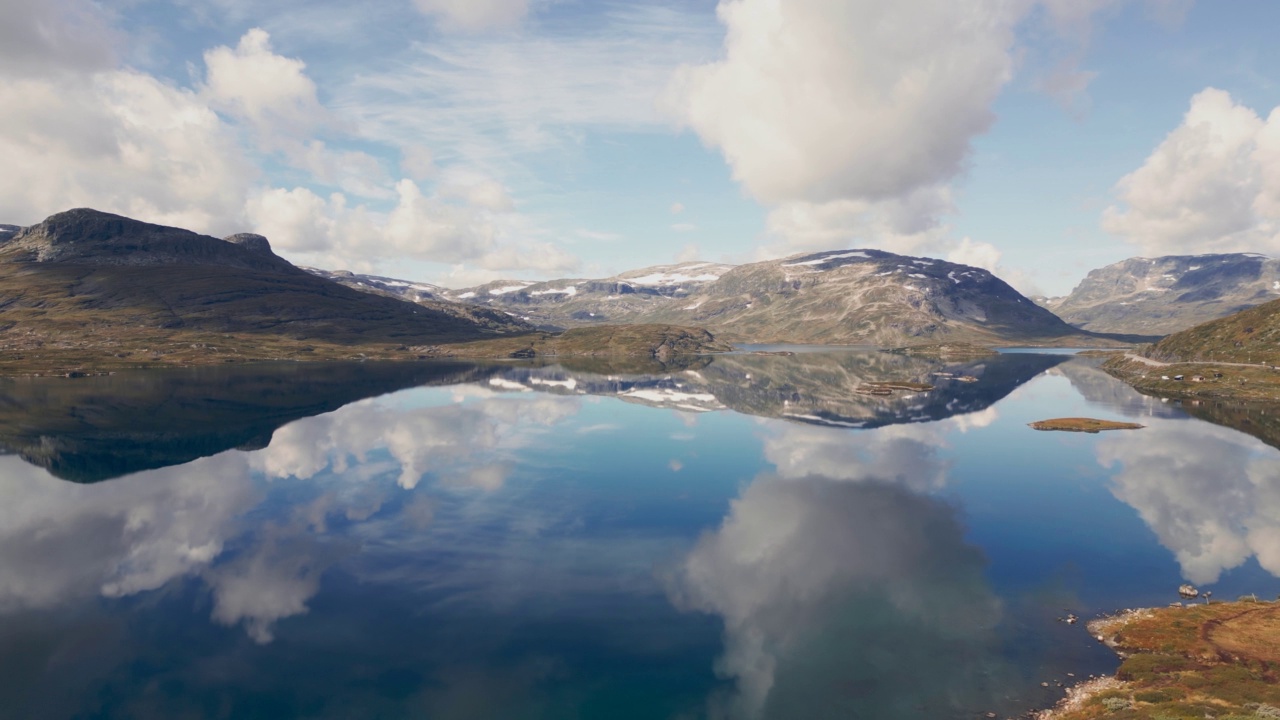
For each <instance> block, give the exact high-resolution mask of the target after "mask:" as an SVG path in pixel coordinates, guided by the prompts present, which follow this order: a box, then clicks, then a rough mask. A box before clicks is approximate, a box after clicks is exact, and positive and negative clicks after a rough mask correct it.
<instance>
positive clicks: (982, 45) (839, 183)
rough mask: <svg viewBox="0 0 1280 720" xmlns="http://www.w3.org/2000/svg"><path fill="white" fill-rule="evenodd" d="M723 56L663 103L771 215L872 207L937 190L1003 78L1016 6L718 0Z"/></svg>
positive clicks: (929, 0)
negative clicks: (847, 203)
mask: <svg viewBox="0 0 1280 720" xmlns="http://www.w3.org/2000/svg"><path fill="white" fill-rule="evenodd" d="M717 13H718V15H719V17H720V19H721V21H722V22H723V23H724V24H725V26H726V28H727V37H726V39H725V56H724V58H723V59H722V60H719V61H717V62H714V63H710V64H706V65H701V66H695V67H685V68H682V69H681V70H680V71H679V72H678V73H677V75H676V77H675V79H674V80H673V83H672V85H671V88H670V92H669V94H668V96H667V102H668V105H669V107H670V108H671V110H672V111H673V112H674V113H675V114H676V116H677V117H678V118H679V119H680V120H681V121H682V122H683V123H684V124H685V125H687V126H689V127H691V128H692V129H693V130H694V131H695V132H697V133H698V135H699V137H701V138H702V140H703V142H705V143H707V144H708V145H710V146H712V147H715V148H717V149H719V150H720V151H721V152H722V153H723V154H724V156H725V159H726V160H727V161H728V162H729V165H730V167H731V168H732V169H733V175H734V178H735V179H737V180H738V181H740V182H741V183H742V184H743V185H744V186H745V187H746V188H747V190H748V191H749V192H750V193H751V194H752V195H754V196H755V197H756V198H758V199H760V200H762V201H764V202H766V203H770V204H775V203H781V202H787V201H807V202H827V201H832V200H860V201H864V202H866V201H875V200H881V199H885V198H892V197H897V196H903V195H907V194H909V193H911V192H912V191H914V190H916V189H919V188H922V187H928V186H931V185H935V184H938V183H943V182H947V181H949V180H950V179H951V178H952V177H954V176H955V175H956V174H957V173H958V172H960V170H961V168H962V166H963V162H964V160H965V158H966V157H967V155H968V153H969V149H970V140H971V139H972V138H973V137H974V136H975V135H978V134H980V133H982V132H985V131H986V130H987V128H989V127H990V126H991V124H992V122H993V121H994V115H993V113H992V111H991V109H990V105H991V102H992V101H993V100H994V98H995V96H996V94H997V93H998V92H999V91H1000V88H1001V87H1002V86H1003V85H1004V83H1005V82H1006V81H1007V80H1008V79H1009V77H1010V74H1011V72H1012V64H1013V63H1012V58H1011V55H1010V51H1011V49H1012V47H1013V42H1014V27H1015V25H1016V23H1017V21H1018V19H1019V12H1018V4H1017V3H1007V2H995V3H992V2H974V1H971V0H966V1H962V2H955V1H954V0H908V1H906V2H896V3H884V2H874V1H872V0H843V1H842V2H826V1H824V0H796V1H795V2H787V3H779V2H773V1H771V0H722V2H721V3H720V5H719V6H718V8H717Z"/></svg>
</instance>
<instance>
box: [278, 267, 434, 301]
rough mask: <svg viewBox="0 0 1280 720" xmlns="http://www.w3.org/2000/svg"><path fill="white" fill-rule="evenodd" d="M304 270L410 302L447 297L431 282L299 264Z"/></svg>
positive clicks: (352, 286) (340, 283)
mask: <svg viewBox="0 0 1280 720" xmlns="http://www.w3.org/2000/svg"><path fill="white" fill-rule="evenodd" d="M299 268H301V269H302V270H306V271H307V272H309V273H311V274H312V275H316V276H319V277H322V278H324V279H326V280H332V281H334V282H336V283H338V284H339V285H346V286H347V287H349V288H351V289H353V290H360V291H362V292H367V293H373V294H375V295H386V296H388V297H394V298H398V299H400V300H407V301H409V302H422V301H423V300H442V299H446V293H447V292H448V291H447V290H445V289H444V288H442V287H440V286H438V285H431V284H429V283H419V282H409V281H408V280H397V279H395V278H389V277H382V276H380V275H361V274H359V273H353V272H351V271H350V270H320V269H319V268H312V267H306V266H301V265H300V266H299Z"/></svg>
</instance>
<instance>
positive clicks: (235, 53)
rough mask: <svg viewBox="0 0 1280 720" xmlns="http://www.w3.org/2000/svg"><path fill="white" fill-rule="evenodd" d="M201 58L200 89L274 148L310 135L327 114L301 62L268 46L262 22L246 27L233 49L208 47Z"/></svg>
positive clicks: (213, 104)
mask: <svg viewBox="0 0 1280 720" xmlns="http://www.w3.org/2000/svg"><path fill="white" fill-rule="evenodd" d="M204 63H205V67H206V68H207V73H206V77H205V85H204V87H203V88H202V90H201V93H202V95H203V96H204V97H205V98H206V99H207V100H208V101H209V104H210V105H211V106H212V107H214V108H217V109H218V110H221V111H223V112H226V113H228V114H230V115H232V116H234V117H236V118H239V119H241V120H244V121H246V122H248V123H249V124H250V125H251V126H252V127H253V128H254V129H255V130H256V131H257V133H258V135H259V137H260V139H261V141H262V142H264V143H265V144H266V145H268V146H269V147H273V149H278V148H276V147H274V146H279V145H281V144H282V143H285V142H288V141H292V142H297V140H296V139H297V138H299V137H307V136H309V135H310V134H311V132H312V131H313V130H314V129H315V128H316V126H317V125H320V124H322V123H324V122H325V121H326V118H327V117H328V111H327V110H326V109H325V108H324V106H322V105H321V104H320V101H319V99H318V98H317V97H316V84H315V83H314V82H313V81H312V80H311V78H309V77H307V74H306V64H305V63H303V62H302V61H301V60H297V59H295V58H287V57H283V56H281V55H277V54H275V53H274V52H272V50H271V37H270V35H268V34H267V31H265V30H263V29H261V28H253V29H252V30H249V31H248V32H246V33H245V34H244V36H243V37H242V38H240V43H239V44H238V45H237V46H236V47H235V48H234V49H232V48H229V47H216V48H214V49H212V50H209V51H208V52H206V53H205V54H204Z"/></svg>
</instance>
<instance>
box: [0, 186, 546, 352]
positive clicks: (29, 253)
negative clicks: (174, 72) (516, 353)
mask: <svg viewBox="0 0 1280 720" xmlns="http://www.w3.org/2000/svg"><path fill="white" fill-rule="evenodd" d="M137 328H161V329H165V330H178V329H181V330H186V331H205V332H217V333H270V334H272V335H274V336H287V337H290V338H295V339H314V340H320V341H326V342H336V343H362V342H399V343H422V342H438V341H442V340H463V339H480V338H483V337H489V336H493V335H495V334H501V333H509V332H520V331H527V330H528V329H529V328H528V326H525V325H523V324H520V323H518V322H516V321H513V320H512V319H511V318H509V317H508V316H507V315H505V314H503V313H500V312H494V311H487V312H484V311H480V312H477V311H474V310H466V311H461V310H459V309H457V308H455V307H453V306H444V304H441V306H440V307H426V306H422V305H415V304H411V303H407V302H403V301H400V300H396V299H392V298H388V297H379V296H376V295H370V294H368V293H362V292H359V291H356V290H352V289H350V288H346V287H343V286H342V285H339V284H337V283H334V282H331V281H329V280H325V279H323V278H319V277H316V276H314V275H312V274H310V273H307V272H305V271H303V270H301V269H299V268H296V267H294V266H293V265H291V264H290V263H289V262H288V261H286V260H284V259H282V258H280V257H277V256H276V255H275V254H274V253H272V252H271V249H270V245H269V244H268V243H267V240H266V239H265V238H262V237H261V236H256V235H237V236H232V237H231V238H228V239H227V240H219V239H217V238H214V237H209V236H205V235H199V234H197V233H193V232H190V231H187V230H181V229H178V228H170V227H164V226H160V225H152V224H149V223H143V222H139V221H137V220H131V219H129V218H125V217H121V216H118V215H111V214H108V213H102V212H97V211H95V210H87V209H79V210H71V211H68V212H64V213H59V214H57V215H54V216H52V217H50V218H48V219H47V220H45V221H44V222H42V223H40V224H38V225H34V226H32V227H29V228H26V229H24V230H21V231H19V232H18V233H16V234H14V235H13V236H11V237H10V238H9V239H8V240H7V241H4V242H2V243H0V330H5V331H9V332H15V331H16V332H27V333H32V332H35V333H40V334H45V335H48V336H49V337H50V339H52V340H56V339H57V338H58V337H59V336H62V335H64V334H68V333H70V334H76V333H79V334H80V335H83V334H86V333H90V334H98V335H101V334H102V333H103V332H106V331H111V330H125V329H137Z"/></svg>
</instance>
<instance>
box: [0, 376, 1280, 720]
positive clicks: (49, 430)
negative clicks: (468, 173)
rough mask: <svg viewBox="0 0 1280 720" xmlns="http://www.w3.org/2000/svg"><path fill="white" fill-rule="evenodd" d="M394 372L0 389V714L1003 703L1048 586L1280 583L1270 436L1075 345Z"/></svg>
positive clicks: (1032, 694) (720, 709)
mask: <svg viewBox="0 0 1280 720" xmlns="http://www.w3.org/2000/svg"><path fill="white" fill-rule="evenodd" d="M408 367H409V366H406V368H408ZM406 368H396V369H390V370H384V369H383V368H382V367H379V366H353V367H350V368H345V369H341V370H339V369H336V368H335V369H332V370H329V371H328V372H331V373H332V374H329V375H321V376H315V377H312V376H307V375H306V373H305V370H304V369H298V368H288V369H284V370H280V369H273V370H272V371H271V372H267V373H265V374H264V375H262V376H261V377H257V378H255V377H251V376H248V375H236V376H233V377H230V379H228V377H229V376H226V375H219V376H216V378H215V379H209V380H208V381H202V380H200V378H198V377H194V376H190V375H188V376H186V378H185V379H184V380H183V381H181V382H179V381H175V380H173V379H168V378H160V379H148V378H144V377H140V376H139V377H131V376H125V375H123V374H122V375H120V376H115V377H113V378H104V379H101V380H94V379H89V380H85V381H80V380H75V381H71V380H58V381H52V380H46V381H42V382H34V381H33V382H31V383H30V384H26V385H10V386H5V387H6V388H7V389H6V390H4V391H3V392H4V393H7V395H5V397H6V399H5V400H4V402H3V403H0V409H2V412H0V442H3V443H4V444H5V445H6V446H8V447H10V448H12V449H13V450H15V451H16V452H18V453H20V454H15V455H8V456H0V497H3V499H4V502H3V503H0V707H4V708H5V709H6V712H9V713H10V714H11V715H12V716H13V717H17V718H64V717H65V718H70V717H84V716H91V717H103V718H113V717H122V718H123V717H129V718H133V717H143V718H145V717H182V716H190V717H235V718H242V717H248V718H254V717H262V718H268V717H270V718H294V717H297V718H302V717H306V718H344V717H390V718H394V717H439V718H463V717H493V716H498V717H528V718H553V717H554V718H559V717H609V718H619V717H622V718H627V717H635V718H650V717H682V718H685V717H689V718H694V717H733V718H739V717H741V718H775V717H776V718H789V717H814V718H820V717H877V718H914V717H936V718H968V717H974V716H975V715H977V714H981V713H985V712H988V711H997V712H1000V713H1002V714H1006V715H1012V714H1016V713H1018V712H1021V711H1022V710H1025V709H1027V708H1028V707H1031V706H1033V705H1037V704H1043V703H1046V702H1051V701H1052V700H1053V699H1054V693H1055V692H1057V691H1056V688H1050V689H1048V690H1045V689H1043V688H1041V686H1040V683H1041V682H1042V681H1046V680H1055V679H1061V678H1064V677H1065V672H1066V671H1067V670H1071V671H1075V672H1079V673H1084V672H1089V671H1102V670H1106V669H1108V668H1110V667H1112V666H1113V664H1114V660H1113V659H1112V658H1111V656H1110V654H1109V653H1108V652H1107V651H1106V650H1105V649H1102V648H1099V647H1097V646H1096V645H1095V644H1093V643H1092V642H1091V641H1089V640H1088V638H1087V637H1085V636H1084V634H1083V633H1082V632H1081V631H1080V630H1079V628H1078V627H1076V628H1071V627H1068V626H1066V625H1064V624H1061V623H1057V622H1055V621H1054V617H1055V616H1056V615H1060V614H1062V613H1063V612H1064V611H1065V606H1067V605H1070V607H1071V609H1072V610H1073V611H1076V612H1079V613H1081V614H1085V613H1088V612H1090V611H1097V610H1109V609H1112V608H1114V607H1116V606H1119V605H1125V604H1130V603H1131V602H1132V601H1133V600H1134V598H1135V597H1136V598H1137V599H1138V600H1145V599H1147V598H1154V599H1155V601H1163V600H1161V598H1163V597H1164V595H1163V594H1162V593H1166V594H1167V591H1168V589H1169V588H1172V587H1176V584H1177V582H1180V581H1181V579H1182V578H1184V577H1185V578H1187V579H1190V580H1193V581H1195V582H1199V583H1210V582H1215V581H1216V583H1217V584H1216V585H1214V587H1215V588H1221V589H1222V591H1223V592H1224V593H1226V592H1229V591H1233V590H1235V589H1237V588H1239V589H1241V590H1245V589H1247V590H1249V591H1257V592H1260V593H1264V592H1274V591H1275V590H1277V589H1280V587H1275V585H1276V581H1275V578H1274V575H1275V574H1276V573H1278V572H1280V565H1278V564H1280V550H1278V548H1280V542H1278V541H1280V537H1278V535H1280V530H1278V528H1280V492H1278V490H1277V477H1280V453H1278V452H1277V451H1276V450H1274V449H1272V448H1270V447H1267V446H1265V445H1264V444H1262V443H1260V442H1258V441H1256V440H1254V439H1253V438H1250V437H1248V436H1246V435H1243V434H1240V433H1238V432H1235V431H1233V430H1230V429H1227V428H1223V427H1218V426H1214V425H1210V424H1207V423H1204V422H1201V421H1198V420H1195V419H1193V418H1190V417H1187V416H1186V415H1185V414H1184V413H1183V412H1182V410H1180V409H1179V408H1176V407H1174V406H1172V405H1171V404H1167V403H1160V402H1159V401H1158V400H1152V399H1144V398H1142V397H1141V396H1138V395H1136V393H1132V391H1130V390H1128V389H1127V388H1125V387H1124V386H1122V385H1119V384H1118V383H1115V381H1113V380H1111V379H1110V378H1108V377H1107V376H1106V375H1105V374H1102V373H1100V372H1099V371H1098V370H1097V369H1096V367H1094V366H1093V365H1092V364H1091V361H1088V360H1087V359H1083V358H1077V359H1072V360H1067V359H1066V358H1064V357H1060V356H1051V355H1027V356H1002V357H1001V358H995V359H990V360H983V361H979V362H974V363H962V364H950V365H948V364H942V363H936V362H930V361H924V360H918V359H911V358H902V357H898V356H890V355H886V354H882V353H831V354H826V355H825V356H824V355H823V354H818V353H814V354H804V355H798V356H795V357H777V356H750V355H741V356H732V357H727V358H715V359H713V360H711V361H709V362H701V363H697V364H695V365H694V366H691V367H662V366H656V367H655V366H653V365H652V364H650V365H648V366H626V367H612V366H609V365H607V364H602V363H598V362H597V363H595V364H593V365H592V366H590V367H565V366H561V365H545V366H534V365H528V364H523V365H517V364H499V365H490V366H474V365H448V366H423V367H412V368H409V369H406ZM241 372H243V371H241ZM366 372H367V373H368V374H367V375H364V376H362V375H361V373H366ZM296 373H301V374H296ZM343 373H355V377H357V378H362V379H357V380H352V381H351V382H350V383H348V382H347V381H346V380H344V379H343V377H344V376H343ZM939 373H942V374H939ZM962 374H963V375H969V376H971V377H974V378H976V379H977V382H960V381H958V380H955V379H954V378H955V377H956V376H959V375H962ZM930 379H932V381H934V382H936V385H937V387H936V388H935V390H932V391H928V392H914V393H913V392H898V393H895V394H893V395H889V396H883V395H868V394H865V393H862V392H859V390H858V388H859V386H860V385H862V384H863V383H865V382H868V381H873V380H921V381H923V380H930ZM81 383H83V384H81ZM222 385H226V386H227V388H226V392H225V393H222V394H220V391H219V389H218V388H219V387H221V386H222ZM401 388H409V389H401ZM396 390H399V391H398V392H396ZM1084 413H1088V414H1094V415H1097V416H1102V417H1107V416H1119V417H1126V416H1140V417H1143V418H1145V419H1144V421H1143V422H1144V423H1145V424H1148V425H1149V427H1148V429H1146V430H1143V431H1139V432H1138V433H1133V434H1126V435H1113V436H1103V437H1100V438H1099V437H1093V436H1081V435H1072V436H1067V435H1060V434H1059V435H1055V434H1050V433H1036V432H1034V431H1031V430H1029V429H1028V428H1027V427H1026V423H1027V422H1029V421H1030V420H1035V419H1042V418H1043V417H1047V416H1050V415H1066V414H1084ZM246 438H248V439H246ZM117 443H118V447H119V448H120V453H119V455H118V456H117V455H116V454H115V453H114V452H113V450H112V448H114V447H117ZM46 468H48V469H47V470H46ZM62 478H69V479H75V480H80V481H88V480H107V479H108V478H112V479H109V481H106V482H94V483H91V484H84V483H77V482H67V481H66V480H65V479H62ZM1268 582H1270V583H1272V585H1271V586H1267V585H1266V583H1268ZM1144 593H1149V595H1147V594H1144Z"/></svg>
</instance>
